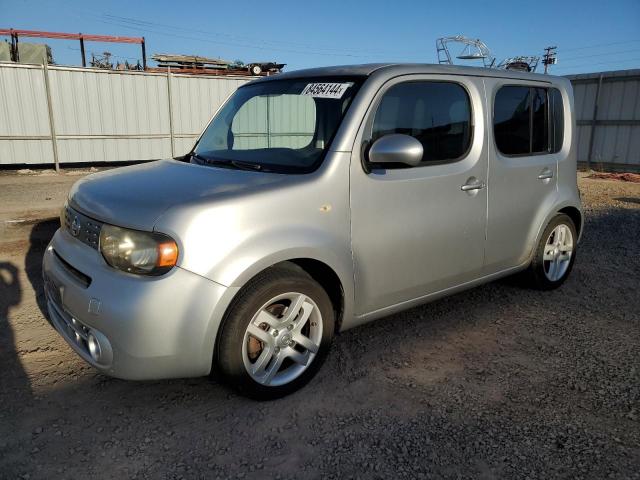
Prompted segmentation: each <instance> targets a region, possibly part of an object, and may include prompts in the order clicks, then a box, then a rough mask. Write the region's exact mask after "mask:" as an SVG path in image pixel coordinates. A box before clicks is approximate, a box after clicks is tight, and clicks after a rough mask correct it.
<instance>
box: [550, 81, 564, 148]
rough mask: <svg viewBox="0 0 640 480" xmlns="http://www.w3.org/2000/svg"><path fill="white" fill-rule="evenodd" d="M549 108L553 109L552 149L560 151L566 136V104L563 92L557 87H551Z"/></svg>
mask: <svg viewBox="0 0 640 480" xmlns="http://www.w3.org/2000/svg"><path fill="white" fill-rule="evenodd" d="M549 108H550V109H551V122H550V123H551V133H550V135H551V151H552V152H554V153H555V152H559V151H560V149H561V148H562V140H563V138H564V106H563V104H562V94H561V93H560V90H558V89H557V88H551V89H549Z"/></svg>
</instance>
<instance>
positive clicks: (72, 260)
mask: <svg viewBox="0 0 640 480" xmlns="http://www.w3.org/2000/svg"><path fill="white" fill-rule="evenodd" d="M43 276H44V281H45V293H46V299H47V307H48V311H49V320H50V321H51V323H52V324H53V326H54V327H55V329H56V330H57V331H58V333H60V335H62V337H63V338H64V339H65V340H66V341H67V343H69V345H71V347H73V349H74V350H75V351H76V352H77V353H78V354H79V355H80V356H81V357H82V358H83V359H84V360H85V361H87V362H88V363H90V364H91V365H93V366H94V367H95V368H97V369H98V370H100V371H102V372H104V373H106V374H108V375H111V376H114V377H118V378H124V379H130V380H143V379H159V378H177V377H192V376H201V375H207V374H208V373H209V372H210V370H211V360H212V354H213V348H214V344H215V338H216V334H217V331H218V327H219V325H220V321H221V319H222V317H223V315H224V311H225V310H226V307H227V306H228V304H229V302H230V300H231V297H232V296H233V294H234V292H233V290H234V289H229V288H227V287H224V286H222V285H219V284H217V283H215V282H212V281H211V280H208V279H206V278H204V277H201V276H199V275H196V274H194V273H191V272H189V271H186V270H183V269H181V268H174V269H173V270H171V271H170V272H168V273H167V274H166V275H162V276H159V277H143V276H137V275H131V274H127V273H124V272H120V271H118V270H115V269H113V268H111V267H109V266H108V265H107V264H106V263H105V261H104V260H103V259H102V256H101V255H100V253H99V252H98V251H96V250H95V249H93V248H91V247H89V246H87V245H85V244H83V243H81V242H80V241H78V240H77V239H75V238H74V237H72V236H71V235H70V234H69V233H68V232H67V231H65V230H62V229H61V230H58V231H57V232H56V234H55V235H54V237H53V239H52V240H51V243H50V244H49V246H48V247H47V249H46V251H45V255H44V259H43ZM89 334H92V335H93V336H94V339H97V340H98V341H99V342H100V347H101V353H102V354H101V355H100V357H99V361H96V360H95V359H94V358H93V357H92V355H91V354H90V351H89V348H88V343H87V339H88V337H89Z"/></svg>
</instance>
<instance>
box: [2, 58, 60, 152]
mask: <svg viewBox="0 0 640 480" xmlns="http://www.w3.org/2000/svg"><path fill="white" fill-rule="evenodd" d="M34 159H36V160H38V163H52V162H53V147H52V145H51V131H50V129H49V113H48V110H47V97H46V91H45V86H44V75H43V70H42V68H41V67H32V66H20V67H15V66H13V65H11V64H3V65H1V66H0V165H5V164H22V163H35V162H34V161H33V160H34Z"/></svg>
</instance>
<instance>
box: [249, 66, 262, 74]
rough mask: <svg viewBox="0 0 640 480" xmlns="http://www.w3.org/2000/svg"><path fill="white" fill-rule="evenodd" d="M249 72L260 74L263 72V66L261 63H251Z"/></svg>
mask: <svg viewBox="0 0 640 480" xmlns="http://www.w3.org/2000/svg"><path fill="white" fill-rule="evenodd" d="M249 72H251V75H260V74H261V73H262V67H260V65H251V66H250V67H249Z"/></svg>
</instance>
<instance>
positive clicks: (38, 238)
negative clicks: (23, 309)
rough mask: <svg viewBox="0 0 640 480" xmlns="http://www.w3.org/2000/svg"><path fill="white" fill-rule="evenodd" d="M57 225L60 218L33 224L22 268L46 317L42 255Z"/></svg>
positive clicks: (58, 225)
mask: <svg viewBox="0 0 640 480" xmlns="http://www.w3.org/2000/svg"><path fill="white" fill-rule="evenodd" d="M58 227H60V220H59V219H57V218H56V219H48V220H43V221H41V222H38V223H36V224H35V225H34V226H33V228H32V229H31V233H30V234H29V250H28V251H27V255H26V257H25V262H24V269H25V272H26V273H27V278H28V279H29V282H30V283H31V286H32V287H33V291H34V292H35V295H36V302H37V304H38V308H39V309H40V312H41V313H42V315H43V316H44V317H45V318H48V317H49V315H48V313H47V300H46V299H45V296H44V282H43V280H42V257H43V256H44V251H45V249H46V248H47V245H48V244H49V241H51V238H52V237H53V234H54V233H56V230H57V229H58Z"/></svg>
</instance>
